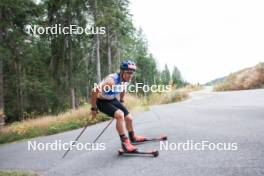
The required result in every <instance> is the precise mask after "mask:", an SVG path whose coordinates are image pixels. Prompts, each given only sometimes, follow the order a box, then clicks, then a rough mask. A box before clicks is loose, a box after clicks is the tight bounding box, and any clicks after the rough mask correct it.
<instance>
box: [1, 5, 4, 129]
mask: <svg viewBox="0 0 264 176" xmlns="http://www.w3.org/2000/svg"><path fill="white" fill-rule="evenodd" d="M2 13H3V12H2V10H1V9H0V21H2ZM3 38H4V31H3V29H2V26H1V27H0V43H3ZM3 62H4V58H3V55H2V53H0V127H2V126H3V125H4V124H5V113H4V112H5V111H4V77H3Z"/></svg>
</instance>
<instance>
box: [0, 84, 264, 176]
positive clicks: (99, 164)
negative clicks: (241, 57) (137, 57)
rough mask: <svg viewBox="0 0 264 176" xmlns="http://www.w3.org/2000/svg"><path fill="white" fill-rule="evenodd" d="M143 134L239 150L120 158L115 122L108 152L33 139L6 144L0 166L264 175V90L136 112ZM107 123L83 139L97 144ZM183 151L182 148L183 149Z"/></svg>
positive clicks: (95, 173) (59, 171) (97, 172)
mask: <svg viewBox="0 0 264 176" xmlns="http://www.w3.org/2000/svg"><path fill="white" fill-rule="evenodd" d="M134 118H135V128H136V132H137V133H138V134H144V135H146V136H157V135H159V134H162V133H164V134H167V135H168V138H169V140H168V144H170V145H171V146H172V144H173V145H176V144H177V143H186V142H187V141H193V142H194V143H201V142H202V141H209V142H210V143H214V144H217V143H235V144H236V145H237V149H236V150H209V149H208V148H206V149H205V150H183V149H181V150H176V149H175V148H173V147H172V148H171V150H164V148H163V149H162V150H161V151H160V156H159V157H157V158H152V157H135V156H132V157H120V156H118V155H117V150H118V149H119V147H120V142H119V138H118V137H117V133H116V131H115V125H114V124H112V125H111V126H110V128H109V129H108V130H107V131H106V133H105V134H104V135H103V136H102V137H101V138H100V140H99V141H98V142H104V143H105V148H106V150H103V151H85V150H82V151H76V150H74V151H71V152H70V153H69V154H68V156H67V157H66V158H65V159H63V160H62V159H61V156H62V155H63V153H64V151H52V150H48V151H32V150H31V151H28V149H27V148H28V143H27V141H22V142H17V143H12V144H5V145H1V146H0V169H24V170H34V171H37V172H39V173H40V174H41V175H58V176H62V175H74V176H81V175H83V176H90V175H91V176H106V175H115V176H118V175H121V176H124V175H133V176H139V175H144V174H146V175H148V176H152V175H153V176H154V175H155V176H161V175H162V176H164V175H165V176H166V175H180V176H183V175H186V176H187V175H188V176H190V175H195V176H199V175H208V176H215V175H221V176H222V175H226V176H229V175H230V176H231V175H232V176H234V175H238V176H242V175H245V176H251V175H252V176H257V175H264V89H258V90H247V91H234V92H221V93H215V92H210V91H208V89H206V90H203V91H199V92H195V93H192V98H190V99H189V100H187V101H184V102H181V103H173V104H168V105H159V106H152V107H151V110H150V111H148V112H141V113H136V114H134ZM106 123H107V122H104V123H100V124H97V125H94V126H91V127H88V129H87V130H86V132H85V133H84V134H83V136H82V137H81V139H80V142H81V143H87V142H91V141H92V140H93V139H94V138H95V137H96V135H97V134H98V133H99V132H100V131H101V130H102V129H103V127H104V126H105V125H106ZM80 131H81V129H79V130H74V131H70V132H65V133H60V134H56V135H52V136H46V137H39V138H35V139H31V141H36V142H38V143H39V142H43V143H47V142H54V141H55V140H57V141H58V140H61V143H64V142H69V141H71V140H73V139H74V138H75V137H76V136H77V135H78V133H79V132H80ZM138 147H139V148H140V149H141V150H147V149H151V148H155V149H160V143H159V142H156V143H147V144H143V145H139V146H138ZM178 149H179V148H178Z"/></svg>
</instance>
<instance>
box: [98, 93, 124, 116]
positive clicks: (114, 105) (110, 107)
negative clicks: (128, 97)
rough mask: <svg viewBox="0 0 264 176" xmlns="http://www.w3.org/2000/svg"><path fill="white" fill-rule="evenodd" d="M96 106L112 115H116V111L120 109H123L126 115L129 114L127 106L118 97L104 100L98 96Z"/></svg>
mask: <svg viewBox="0 0 264 176" xmlns="http://www.w3.org/2000/svg"><path fill="white" fill-rule="evenodd" d="M96 106H97V108H98V109H99V110H100V111H101V112H103V113H105V114H107V115H109V116H110V117H114V114H115V112H116V111H117V110H119V109H120V110H121V111H123V113H124V115H125V116H127V115H128V114H129V112H128V110H127V108H126V107H125V106H124V105H123V104H122V103H120V101H118V100H117V99H116V98H114V99H113V100H102V99H98V98H97V100H96Z"/></svg>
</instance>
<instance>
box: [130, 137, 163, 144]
mask: <svg viewBox="0 0 264 176" xmlns="http://www.w3.org/2000/svg"><path fill="white" fill-rule="evenodd" d="M167 139H168V137H167V136H166V135H161V136H159V137H154V138H146V137H145V136H136V135H135V136H133V137H130V141H131V143H132V144H134V145H136V144H142V143H146V142H154V141H166V140H167Z"/></svg>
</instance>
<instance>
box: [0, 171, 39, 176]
mask: <svg viewBox="0 0 264 176" xmlns="http://www.w3.org/2000/svg"><path fill="white" fill-rule="evenodd" d="M0 176H38V174H37V173H36V172H28V171H15V170H4V171H1V170H0Z"/></svg>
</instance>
